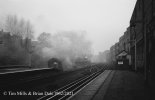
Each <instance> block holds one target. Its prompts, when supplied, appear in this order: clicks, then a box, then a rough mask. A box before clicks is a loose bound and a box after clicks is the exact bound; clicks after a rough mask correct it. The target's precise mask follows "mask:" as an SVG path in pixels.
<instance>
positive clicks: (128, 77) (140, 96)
mask: <svg viewBox="0 0 155 100" xmlns="http://www.w3.org/2000/svg"><path fill="white" fill-rule="evenodd" d="M70 100H153V99H151V96H150V93H149V90H148V88H147V87H146V86H145V82H144V77H143V75H142V74H140V73H136V72H133V71H130V70H106V71H104V72H103V73H102V74H101V75H100V76H98V77H97V78H96V79H95V80H93V81H92V82H91V83H90V84H88V85H87V86H85V87H84V88H83V89H81V90H80V91H79V92H78V93H77V94H75V95H74V96H73V97H72V98H70Z"/></svg>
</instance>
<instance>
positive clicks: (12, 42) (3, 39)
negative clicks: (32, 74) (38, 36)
mask: <svg viewBox="0 0 155 100" xmlns="http://www.w3.org/2000/svg"><path fill="white" fill-rule="evenodd" d="M30 48H31V40H30V39H27V38H26V39H23V38H21V37H19V36H17V35H10V33H9V32H3V31H0V66H2V65H27V64H28V63H29V61H28V54H29V50H30Z"/></svg>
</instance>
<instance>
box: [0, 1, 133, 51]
mask: <svg viewBox="0 0 155 100" xmlns="http://www.w3.org/2000/svg"><path fill="white" fill-rule="evenodd" d="M135 3H136V0H0V18H1V21H3V19H4V18H5V16H6V15H7V14H12V15H17V16H18V17H19V18H22V17H23V18H25V19H26V20H30V21H31V23H32V24H33V25H34V28H35V35H36V36H37V35H39V34H40V33H42V32H49V33H56V32H59V31H64V30H65V31H70V30H71V31H86V32H87V34H86V35H87V37H88V39H90V40H91V41H92V43H93V49H94V52H95V53H97V52H100V51H104V50H107V49H109V48H110V47H111V46H112V45H113V44H114V43H115V42H117V41H118V39H119V37H120V36H121V35H122V34H123V33H124V32H125V30H126V28H127V27H128V26H129V21H130V18H131V15H132V12H133V9H134V6H135Z"/></svg>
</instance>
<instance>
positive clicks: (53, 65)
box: [48, 58, 63, 71]
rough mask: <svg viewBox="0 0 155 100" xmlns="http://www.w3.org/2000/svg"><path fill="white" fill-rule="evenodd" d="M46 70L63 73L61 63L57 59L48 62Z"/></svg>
mask: <svg viewBox="0 0 155 100" xmlns="http://www.w3.org/2000/svg"><path fill="white" fill-rule="evenodd" d="M48 68H52V69H54V70H57V71H63V67H62V61H61V60H59V59H58V58H51V59H49V60H48Z"/></svg>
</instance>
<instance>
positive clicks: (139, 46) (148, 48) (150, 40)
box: [110, 0, 155, 89]
mask: <svg viewBox="0 0 155 100" xmlns="http://www.w3.org/2000/svg"><path fill="white" fill-rule="evenodd" d="M124 51H125V52H127V55H126V56H125V57H126V59H128V60H129V64H130V63H131V65H132V68H134V67H135V66H136V67H137V69H136V70H137V71H142V72H143V73H144V76H145V80H147V81H148V83H149V84H152V86H153V83H152V82H154V84H155V78H154V76H155V62H154V61H155V53H154V52H155V1H154V0H137V2H136V5H135V8H134V11H133V13H132V16H131V19H130V26H129V27H128V28H127V30H126V32H125V33H124V35H123V36H121V37H120V39H119V42H118V43H116V44H114V45H113V46H111V48H110V56H111V62H114V63H116V62H117V59H119V57H118V56H120V55H122V52H124ZM154 89H155V87H154Z"/></svg>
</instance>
